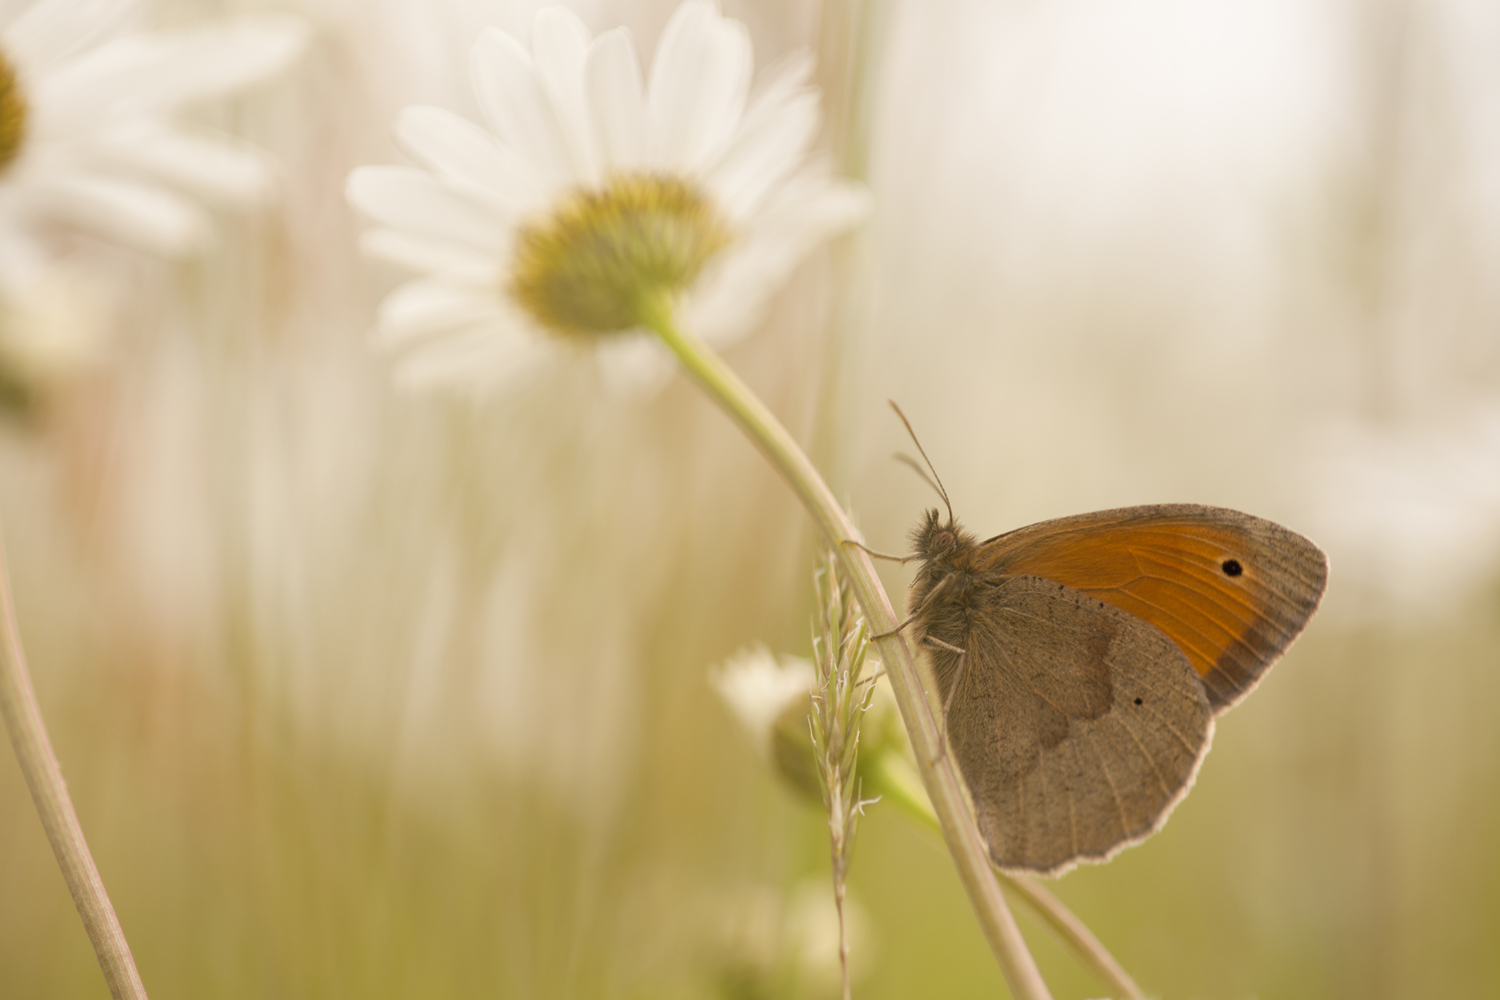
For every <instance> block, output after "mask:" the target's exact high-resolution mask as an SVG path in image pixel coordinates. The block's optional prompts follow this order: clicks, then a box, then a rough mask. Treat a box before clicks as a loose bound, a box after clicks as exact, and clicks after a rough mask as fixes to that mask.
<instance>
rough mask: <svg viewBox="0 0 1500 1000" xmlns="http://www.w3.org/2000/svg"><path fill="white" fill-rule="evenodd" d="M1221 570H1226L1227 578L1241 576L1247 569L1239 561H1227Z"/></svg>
mask: <svg viewBox="0 0 1500 1000" xmlns="http://www.w3.org/2000/svg"><path fill="white" fill-rule="evenodd" d="M1220 568H1221V569H1223V570H1224V575H1225V576H1239V575H1240V574H1241V573H1243V572H1245V567H1243V566H1241V565H1240V561H1239V560H1238V559H1225V560H1224V565H1223V566H1222V567H1220Z"/></svg>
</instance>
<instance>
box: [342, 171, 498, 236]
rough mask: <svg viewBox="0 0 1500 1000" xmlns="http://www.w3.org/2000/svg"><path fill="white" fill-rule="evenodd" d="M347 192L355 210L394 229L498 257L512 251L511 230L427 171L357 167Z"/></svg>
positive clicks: (491, 213)
mask: <svg viewBox="0 0 1500 1000" xmlns="http://www.w3.org/2000/svg"><path fill="white" fill-rule="evenodd" d="M345 190H346V193H347V194H348V196H349V201H350V202H351V203H353V205H354V206H355V207H356V208H358V209H359V210H360V211H362V212H364V213H365V214H366V215H368V216H370V217H371V218H372V219H374V220H375V221H377V222H381V223H384V224H385V225H387V226H390V227H392V228H394V229H401V230H406V231H408V232H411V233H414V234H416V235H418V236H430V237H437V238H439V239H447V240H453V241H454V242H457V243H460V244H463V245H464V246H466V247H469V248H471V249H478V250H482V251H485V252H487V253H491V254H496V255H503V254H504V253H505V252H506V249H507V247H508V246H509V230H510V227H509V226H507V225H506V224H505V221H504V220H503V219H501V218H500V217H499V216H497V215H495V214H494V213H493V212H492V211H490V210H489V209H487V208H485V207H484V206H483V205H481V204H479V203H478V202H475V201H473V200H472V199H469V198H465V197H463V196H462V195H459V194H457V193H455V192H454V191H452V190H450V189H449V188H447V187H445V186H444V185H443V183H442V182H441V181H439V180H438V179H437V178H435V177H433V176H432V175H431V174H429V173H427V172H426V171H424V170H417V169H414V168H411V167H383V166H382V167H359V168H357V169H356V170H354V171H353V172H352V173H351V174H350V175H349V183H348V185H347V187H346V189H345Z"/></svg>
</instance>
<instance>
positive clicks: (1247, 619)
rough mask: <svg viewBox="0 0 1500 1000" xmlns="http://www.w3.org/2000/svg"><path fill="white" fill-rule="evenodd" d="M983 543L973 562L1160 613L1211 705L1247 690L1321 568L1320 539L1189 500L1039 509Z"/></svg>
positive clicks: (1273, 655)
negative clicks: (1034, 517)
mask: <svg viewBox="0 0 1500 1000" xmlns="http://www.w3.org/2000/svg"><path fill="white" fill-rule="evenodd" d="M978 555H979V558H978V562H979V566H978V567H977V568H981V569H984V570H988V571H991V572H995V573H999V574H1001V575H1005V576H1015V575H1030V576H1040V577H1044V578H1046V579H1049V580H1055V581H1056V582H1058V583H1061V584H1065V585H1067V586H1069V587H1072V588H1074V589H1075V590H1081V591H1084V592H1085V593H1088V594H1091V595H1092V596H1094V597H1095V598H1097V599H1098V600H1101V601H1104V602H1105V603H1107V604H1111V605H1113V606H1115V607H1117V608H1119V609H1120V610H1122V611H1125V612H1128V613H1130V614H1132V615H1135V616H1136V617H1138V618H1141V619H1143V620H1144V621H1147V622H1150V623H1151V624H1152V625H1155V626H1156V627H1157V628H1159V629H1161V630H1162V631H1163V632H1164V633H1166V635H1167V637H1168V638H1169V639H1171V640H1172V641H1173V642H1174V643H1175V644H1176V645H1177V647H1178V648H1179V649H1181V650H1182V651H1183V653H1184V654H1185V655H1186V656H1187V658H1188V662H1189V663H1191V664H1192V666H1193V669H1194V670H1195V671H1197V673H1198V675H1199V676H1200V677H1201V678H1202V679H1203V684H1204V687H1205V688H1206V689H1207V691H1208V695H1209V702H1210V704H1211V705H1212V706H1213V708H1214V711H1215V712H1219V711H1222V710H1223V709H1225V708H1227V707H1229V706H1230V705H1232V704H1234V703H1235V702H1237V701H1239V699H1240V698H1242V697H1243V696H1244V695H1245V694H1246V693H1248V692H1249V691H1250V689H1251V688H1253V687H1254V686H1255V683H1256V681H1257V680H1258V679H1259V678H1260V675H1261V674H1262V673H1264V672H1265V670H1266V668H1267V667H1269V666H1270V665H1271V664H1272V663H1274V662H1275V661H1276V659H1277V658H1278V657H1280V655H1281V653H1282V652H1283V651H1284V650H1285V649H1286V647H1287V646H1288V645H1290V644H1291V642H1292V640H1293V639H1295V638H1296V637H1297V635H1298V634H1299V633H1300V632H1301V631H1302V629H1303V627H1304V626H1305V625H1306V624H1307V621H1308V619H1309V618H1311V617H1312V613H1313V611H1314V610H1316V608H1317V606H1318V601H1319V600H1320V599H1321V597H1322V593H1323V588H1324V586H1325V584H1326V581H1327V576H1328V568H1327V561H1326V558H1325V557H1324V555H1323V553H1322V551H1321V550H1319V549H1318V548H1317V546H1315V545H1313V544H1312V543H1311V542H1309V541H1308V540H1307V539H1305V538H1303V537H1302V536H1301V535H1298V534H1296V533H1295V532H1292V531H1288V530H1287V529H1286V528H1283V527H1281V526H1280V525H1277V524H1274V523H1272V522H1270V521H1265V520H1262V519H1261V518H1256V517H1251V516H1250V515H1248V514H1242V513H1240V512H1238V511H1233V510H1225V509H1222V508H1218V507H1202V506H1197V505H1193V504H1172V505H1163V506H1156V507H1129V508H1123V509H1120V510H1106V511H1099V512H1097V513H1093V514H1081V515H1078V516H1076V517H1067V518H1060V519H1058V520H1055V521H1043V522H1042V523H1040V524H1033V525H1031V526H1029V527H1026V528H1021V529H1019V530H1017V531H1012V532H1010V533H1008V534H1004V535H999V536H997V537H995V538H992V539H989V540H988V541H986V542H984V543H982V544H981V546H980V550H979V554H978ZM1231 560H1232V561H1233V565H1231V567H1230V568H1231V569H1234V568H1235V567H1236V566H1237V568H1238V573H1237V574H1235V575H1231V573H1229V572H1226V570H1225V565H1226V563H1229V562H1230V561H1231Z"/></svg>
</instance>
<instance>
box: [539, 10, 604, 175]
mask: <svg viewBox="0 0 1500 1000" xmlns="http://www.w3.org/2000/svg"><path fill="white" fill-rule="evenodd" d="M588 52H589V29H588V28H587V27H586V26H585V25H584V23H583V21H582V20H580V19H579V17H578V15H577V14H575V13H573V12H572V11H571V10H569V9H568V8H566V7H560V6H551V7H543V8H542V9H541V10H540V11H538V12H537V15H536V21H535V23H534V24H533V25H532V29H531V57H532V63H533V65H534V66H535V67H536V74H537V78H538V79H539V80H541V83H542V89H543V90H544V91H545V92H546V94H547V97H548V99H549V100H550V101H551V103H552V111H553V114H554V115H555V116H556V119H557V123H558V127H559V130H560V131H561V133H562V137H563V142H564V144H565V145H566V146H567V149H568V155H569V158H570V159H571V160H572V163H573V176H574V177H575V178H576V179H577V180H578V181H579V182H580V183H583V184H589V185H595V184H598V183H599V180H600V169H599V156H598V153H597V152H596V151H595V149H594V130H593V127H592V125H590V123H589V116H588V102H587V99H586V98H585V96H584V89H583V73H584V63H585V62H586V61H587V59H588Z"/></svg>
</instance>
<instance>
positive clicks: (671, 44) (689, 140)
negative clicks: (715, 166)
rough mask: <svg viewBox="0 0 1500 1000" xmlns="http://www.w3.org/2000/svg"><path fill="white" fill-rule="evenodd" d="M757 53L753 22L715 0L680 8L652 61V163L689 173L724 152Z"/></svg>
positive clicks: (745, 92) (663, 35)
mask: <svg viewBox="0 0 1500 1000" xmlns="http://www.w3.org/2000/svg"><path fill="white" fill-rule="evenodd" d="M752 58H753V57H752V54H751V48H750V36H749V34H748V33H747V32H746V31H745V26H744V25H743V24H740V23H739V22H738V21H733V20H730V19H728V18H724V17H720V16H719V15H718V12H717V10H716V9H715V7H714V5H713V4H711V3H701V2H689V3H685V4H683V5H682V6H681V7H679V8H678V9H677V13H676V14H674V15H673V16H672V20H671V21H670V22H668V24H667V27H666V30H665V31H664V32H663V33H662V39H661V43H660V44H659V45H658V46H657V52H656V60H655V62H654V63H653V64H652V67H651V87H650V93H649V96H648V97H647V105H648V107H649V108H650V160H651V163H652V165H654V166H657V167H660V168H662V169H667V170H673V171H682V172H687V171H692V170H694V169H696V168H698V167H699V166H700V165H702V164H703V163H705V162H708V161H711V160H712V159H714V157H715V156H716V155H718V154H719V153H720V152H721V151H722V149H723V146H724V144H725V143H726V142H727V141H728V139H729V137H730V136H732V135H733V134H734V130H735V128H736V127H737V126H738V125H739V121H740V116H741V115H742V114H743V113H744V110H745V98H746V95H747V93H748V92H749V89H750V71H751V63H752Z"/></svg>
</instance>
